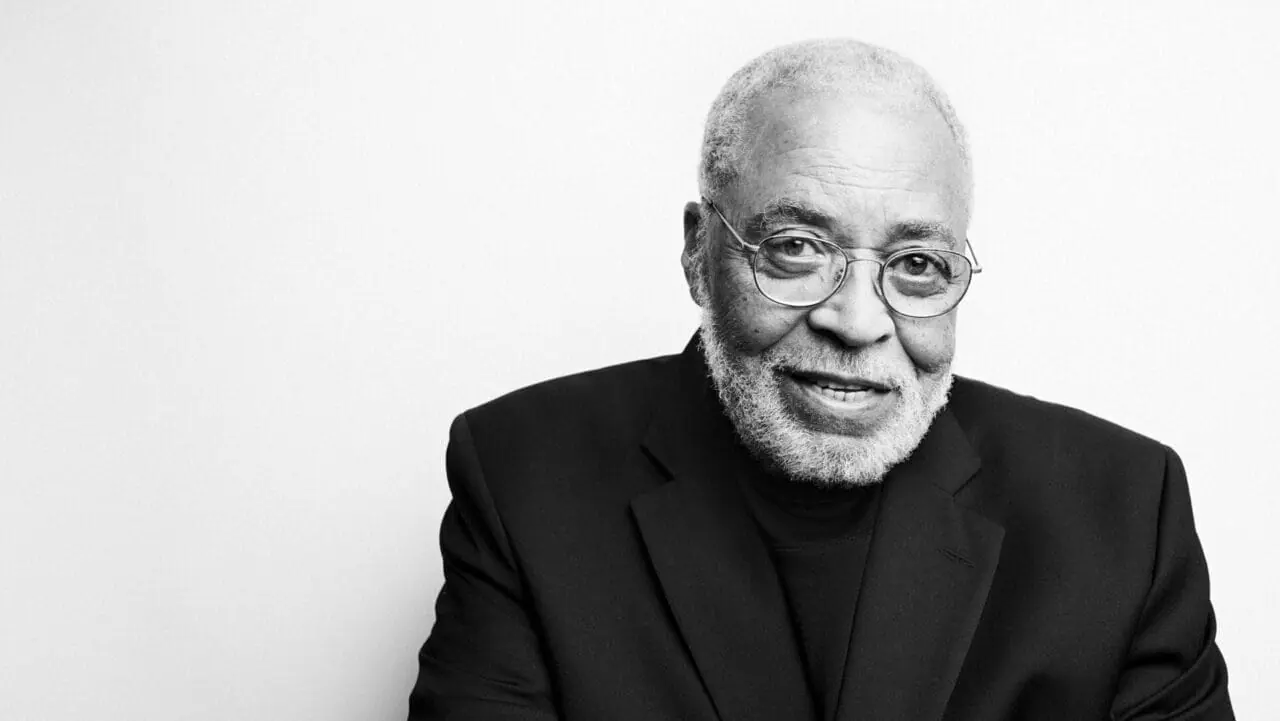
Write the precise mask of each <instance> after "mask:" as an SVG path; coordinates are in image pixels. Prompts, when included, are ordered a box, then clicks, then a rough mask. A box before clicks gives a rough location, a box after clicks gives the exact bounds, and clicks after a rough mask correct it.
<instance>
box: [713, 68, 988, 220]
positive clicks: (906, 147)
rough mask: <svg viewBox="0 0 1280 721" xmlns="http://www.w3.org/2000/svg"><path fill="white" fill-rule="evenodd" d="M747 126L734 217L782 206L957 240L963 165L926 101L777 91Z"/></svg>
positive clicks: (763, 101)
mask: <svg viewBox="0 0 1280 721" xmlns="http://www.w3.org/2000/svg"><path fill="white" fill-rule="evenodd" d="M748 123H750V125H751V127H753V128H754V129H755V132H754V134H753V138H752V142H751V143H750V144H749V145H748V146H747V148H746V153H745V157H744V158H743V163H742V165H741V166H740V167H741V168H742V171H743V172H742V173H741V175H740V177H739V180H738V182H737V183H736V187H735V188H734V192H733V195H734V196H735V198H734V199H735V201H737V203H738V205H739V209H740V211H743V212H746V213H748V214H750V213H753V212H757V211H758V210H759V209H761V208H762V207H765V206H767V205H769V204H771V203H776V202H777V201H778V200H779V199H781V198H786V199H789V200H798V201H800V202H802V203H807V204H811V205H813V206H814V207H816V208H818V209H821V210H822V211H823V212H824V213H826V214H828V215H830V216H831V217H833V218H839V219H843V220H845V221H846V222H848V223H850V224H853V225H858V226H863V227H865V226H867V225H870V224H874V223H877V222H880V223H892V222H901V221H904V220H922V221H929V222H937V223H944V224H947V225H948V226H951V227H952V229H953V231H954V232H955V233H956V235H957V236H962V235H963V233H964V230H965V229H964V228H963V223H964V218H963V215H964V212H963V208H964V201H965V197H964V193H965V192H966V186H967V182H966V178H965V177H964V171H963V162H962V159H961V157H960V152H959V148H958V146H957V144H956V142H955V140H954V139H953V138H952V136H951V131H950V129H949V128H948V127H947V125H946V123H945V121H943V119H942V115H941V113H939V112H938V111H937V109H935V108H933V107H932V106H931V105H929V104H928V103H926V102H924V101H902V100H897V99H892V98H886V97H883V96H871V95H866V94H855V93H843V94H840V93H823V94H807V95H805V94H796V93H788V92H775V93H773V94H771V95H767V96H765V97H764V98H762V99H761V101H760V102H759V103H757V104H756V106H755V107H754V108H753V112H752V114H751V117H749V118H748Z"/></svg>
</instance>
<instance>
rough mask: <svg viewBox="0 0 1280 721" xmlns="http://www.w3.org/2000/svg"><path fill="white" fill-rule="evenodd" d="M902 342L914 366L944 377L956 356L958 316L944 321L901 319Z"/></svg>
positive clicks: (899, 340)
mask: <svg viewBox="0 0 1280 721" xmlns="http://www.w3.org/2000/svg"><path fill="white" fill-rule="evenodd" d="M897 334H898V342H900V343H901V344H902V349H903V350H904V351H906V353H907V356H908V357H909V358H911V362H912V364H914V365H915V367H916V368H919V369H920V370H922V371H924V372H925V373H931V374H933V373H940V372H942V371H943V370H945V369H946V368H947V367H948V366H950V364H951V359H952V358H953V357H954V356H955V352H956V314H955V313H954V312H952V313H948V314H947V315H944V316H942V317H940V318H924V319H908V318H903V319H899V321H898V325H897Z"/></svg>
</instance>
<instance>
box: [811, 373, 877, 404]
mask: <svg viewBox="0 0 1280 721" xmlns="http://www.w3.org/2000/svg"><path fill="white" fill-rule="evenodd" d="M787 373H788V374H789V375H791V376H792V377H794V378H795V379H796V380H798V381H800V382H801V383H806V384H809V385H812V386H816V387H817V388H818V390H819V391H821V392H822V393H823V395H828V394H831V395H833V396H845V395H849V394H854V393H867V392H875V393H888V392H889V391H891V390H893V386H891V385H890V384H888V383H884V382H881V381H877V380H873V379H870V378H863V377H861V376H846V375H843V374H838V373H828V372H825V371H802V370H788V371H787ZM838 400H843V398H839V399H838Z"/></svg>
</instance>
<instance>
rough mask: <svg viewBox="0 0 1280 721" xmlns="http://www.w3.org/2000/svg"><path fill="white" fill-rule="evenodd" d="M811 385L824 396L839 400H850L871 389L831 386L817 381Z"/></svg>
mask: <svg viewBox="0 0 1280 721" xmlns="http://www.w3.org/2000/svg"><path fill="white" fill-rule="evenodd" d="M810 385H812V386H813V387H814V388H816V389H818V393H820V394H822V395H823V396H826V397H827V398H830V399H832V400H837V401H850V400H853V399H855V398H857V397H859V396H860V395H861V394H863V393H867V392H869V391H870V389H869V388H829V387H827V386H823V385H818V384H817V383H811V384H810Z"/></svg>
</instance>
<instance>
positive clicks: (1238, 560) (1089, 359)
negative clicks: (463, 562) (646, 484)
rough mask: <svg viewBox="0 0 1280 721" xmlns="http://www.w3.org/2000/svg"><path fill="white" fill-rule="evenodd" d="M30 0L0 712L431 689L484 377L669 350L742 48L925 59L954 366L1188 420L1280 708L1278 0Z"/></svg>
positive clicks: (232, 705) (5, 293)
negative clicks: (887, 51)
mask: <svg viewBox="0 0 1280 721" xmlns="http://www.w3.org/2000/svg"><path fill="white" fill-rule="evenodd" d="M543 5H544V4H543V3H532V2H528V3H517V2H509V3H482V2H464V1H462V0H457V1H453V2H448V3H433V2H427V3H425V4H424V3H421V2H416V3H415V2H404V3H369V2H359V3H357V2H351V3H338V2H311V3H302V2H274V3H264V2H248V1H245V0H240V1H237V2H225V1H224V2H217V3H204V4H202V5H200V6H197V5H196V4H193V3H172V2H158V1H148V2H142V1H136V2H114V3H104V2H92V3H91V2H80V3H72V2H58V1H56V0H0V719H3V720H4V721H9V720H10V719H39V720H45V719H56V720H61V719H82V718H95V719H121V720H123V719H166V720H169V719H198V720H202V721H203V720H209V721H213V720H215V719H218V720H221V719H236V720H240V719H273V720H278V719H299V720H301V719H306V720H308V721H330V720H332V721H339V720H347V719H379V720H384V719H385V720H388V721H390V720H391V719H400V718H403V715H404V713H405V699H406V696H407V694H408V692H409V688H410V686H411V684H412V682H413V678H414V676H415V673H416V656H415V654H416V650H417V648H418V646H419V645H420V644H421V642H422V640H423V638H424V637H425V636H426V634H427V631H428V629H429V628H430V625H431V622H432V604H433V601H434V597H435V594H436V592H437V591H438V589H439V585H440V583H441V574H440V562H439V556H438V550H437V547H436V531H437V528H438V525H439V519H440V515H441V513H442V512H443V509H444V505H445V503H446V502H447V498H448V496H447V491H446V489H445V485H444V472H443V452H444V444H445V440H446V431H447V426H448V423H449V421H450V420H451V419H452V417H453V416H454V415H455V414H457V413H458V412H460V411H462V410H464V409H465V408H467V407H470V406H472V405H475V404H477V403H480V402H483V401H484V400H487V399H489V398H491V397H493V396H495V395H497V394H499V393H502V392H505V391H507V390H510V389H513V388H515V387H517V386H520V385H523V384H527V383H530V382H534V381H537V380H540V379H543V378H547V377H550V376H554V375H560V374H564V373H569V372H572V371H576V370H582V369H586V368H589V367H594V366H598V365H602V364H606V363H612V362H618V361H624V360H629V359H633V358H637V357H643V356H652V355H660V354H665V353H672V352H677V351H678V350H679V349H680V348H681V347H682V345H683V343H684V342H685V340H686V339H687V338H688V336H689V334H690V333H691V331H692V330H693V328H694V325H695V322H696V313H695V310H694V308H693V306H692V304H691V303H690V302H689V300H688V296H687V294H686V292H685V289H684V286H683V280H682V277H681V275H680V271H679V265H678V261H677V259H678V253H679V250H680V244H681V240H680V212H681V205H682V203H683V202H684V201H686V200H690V199H693V198H694V197H695V196H696V185H695V167H696V161H697V150H698V142H699V140H700V134H701V123H702V119H703V116H704V113H705V112H706V109H707V107H708V106H709V104H710V102H711V99H712V97H713V96H714V95H715V93H716V91H717V90H718V89H719V87H720V84H721V83H723V82H724V80H725V79H726V78H727V77H728V75H729V74H730V73H731V72H732V71H733V70H734V69H735V68H736V67H738V66H739V65H740V64H742V63H743V62H745V61H746V60H747V59H748V58H750V57H752V56H753V55H755V54H757V53H759V52H761V51H763V50H765V49H767V48H769V47H772V46H774V45H777V44H780V43H782V42H787V41H791V40H796V39H800V38H805V37H812V36H826V35H853V36H856V37H860V38H863V39H866V40H870V41H873V42H878V43H881V44H884V45H887V46H889V47H892V48H895V49H897V50H899V51H901V52H903V53H905V54H907V55H909V56H911V57H913V58H915V59H916V60H918V61H920V62H921V63H922V64H924V65H925V66H926V67H927V68H929V69H930V70H931V71H932V72H933V74H934V75H935V76H936V78H937V79H938V80H939V81H940V82H941V84H942V85H943V86H944V87H945V88H947V89H948V90H949V92H950V93H951V95H952V98H953V100H954V102H955V105H956V106H957V108H958V110H959V112H960V114H961V117H962V118H963V119H964V120H965V121H966V123H967V125H968V127H969V129H970V132H971V135H972V138H973V148H974V154H975V159H976V174H977V188H978V195H977V205H976V219H975V222H974V224H973V227H972V237H973V241H974V245H975V247H976V248H977V251H978V253H979V256H980V257H981V259H982V261H983V263H984V264H985V265H986V267H987V272H986V273H984V274H983V275H981V276H979V277H978V278H977V280H976V282H975V287H974V288H973V290H972V292H971V293H970V295H969V298H968V299H967V300H966V301H965V304H964V306H963V307H962V309H961V311H960V314H961V317H962V321H961V331H960V332H961V339H960V341H961V348H960V358H959V361H958V369H959V370H960V371H961V372H963V373H966V374H970V375H974V376H977V377H980V378H983V379H986V380H989V381H991V382H994V383H997V384H1000V385H1005V386H1008V387H1011V388H1014V389H1016V390H1019V391H1023V392H1027V393H1031V394H1034V395H1037V396H1040V397H1043V398H1048V399H1052V400H1057V401H1061V402H1066V403H1069V404H1072V405H1077V406H1080V407H1083V408H1085V409H1087V410H1089V411H1092V412H1094V413H1097V414H1099V415H1102V416H1104V417H1106V418H1110V419H1113V420H1116V421H1118V422H1120V423H1123V424H1125V425H1128V426H1131V427H1133V428H1135V429H1136V430H1139V431H1141V432H1144V433H1146V434H1149V435H1152V436H1154V437H1156V438H1158V439H1160V440H1162V441H1164V442H1166V443H1169V444H1170V445H1172V446H1173V447H1174V448H1175V449H1177V450H1178V451H1179V452H1180V453H1181V454H1182V456H1183V458H1184V459H1185V461H1186V465H1187V468H1188V470H1189V473H1190V478H1191V484H1192V486H1191V490H1192V494H1193V497H1194V501H1195V508H1196V512H1197V521H1198V527H1199V531H1200V535H1201V538H1202V540H1203V543H1204V547H1205V550H1206V552H1207V554H1208V557H1209V562H1210V569H1211V571H1212V578H1213V598H1214V601H1215V603H1216V607H1217V610H1218V615H1219V620H1220V624H1221V630H1220V636H1219V639H1220V643H1221V646H1222V649H1223V651H1224V653H1225V654H1226V657H1227V660H1228V663H1229V665H1230V669H1231V679H1232V681H1231V690H1232V694H1233V696H1234V698H1235V702H1236V707H1237V711H1238V713H1239V716H1240V717H1241V718H1243V719H1250V718H1256V719H1262V718H1277V717H1280V703H1278V702H1277V700H1276V697H1275V693H1274V690H1273V689H1272V688H1271V687H1272V686H1273V685H1274V679H1275V678H1276V677H1277V675H1278V674H1280V651H1277V650H1276V647H1277V644H1278V643H1280V614H1277V613H1276V607H1277V605H1280V571H1278V570H1277V567H1278V566H1280V563H1278V562H1277V560H1276V558H1275V549H1276V548H1277V546H1278V545H1280V541H1278V540H1277V535H1276V534H1277V531H1276V522H1275V515H1274V510H1273V509H1274V508H1275V506H1276V504H1277V503H1278V502H1280V492H1278V491H1277V485H1278V484H1280V472H1278V471H1277V465H1276V461H1275V450H1276V446H1277V443H1278V442H1280V438H1278V435H1280V434H1278V433H1277V425H1278V424H1277V421H1276V409H1277V404H1278V403H1280V386H1278V383H1277V372H1276V362H1277V357H1278V356H1277V344H1276V336H1277V332H1278V331H1280V323H1278V322H1277V320H1276V318H1277V312H1278V310H1280V307H1278V306H1280V296H1278V295H1277V287H1278V286H1280V251H1278V250H1277V246H1278V245H1280V239H1278V238H1277V234H1276V219H1275V216H1276V213H1277V208H1278V207H1280V203H1278V202H1277V201H1280V174H1278V171H1277V168H1278V167H1280V166H1278V165H1277V163H1278V162H1280V148H1278V143H1277V135H1276V133H1277V128H1280V113H1278V112H1277V105H1276V97H1277V87H1280V80H1278V79H1277V75H1278V73H1277V68H1280V53H1278V52H1277V49H1276V47H1277V45H1276V43H1275V41H1274V32H1275V29H1276V27H1277V26H1278V25H1280V17H1278V13H1277V11H1276V10H1275V7H1276V6H1275V4H1274V3H1271V2H1264V1H1262V0H1259V1H1258V2H1254V3H1249V2H1244V1H1243V0H1237V1H1235V2H1217V3H1213V4H1212V9H1210V6H1209V4H1207V3H1206V4H1193V3H1170V2H1145V3H1120V2H1099V3H1096V4H1091V3H1082V2H1062V3H1056V4H1053V5H1047V4H1044V3H1035V2H1025V1H1017V2H1015V1H1013V0H1010V1H1009V2H986V3H965V2H904V1H903V0H891V1H886V2H850V1H844V2H830V3H815V2H785V3H783V2H773V3H767V4H766V3H752V2H742V1H735V2H728V1H724V2H717V3H708V4H698V5H696V6H693V5H691V4H687V3H667V4H661V3H649V2H645V3H634V4H630V5H624V4H620V3H605V2H591V3H582V4H580V5H573V4H563V3H561V4H556V6H555V7H549V6H543Z"/></svg>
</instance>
